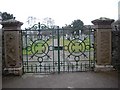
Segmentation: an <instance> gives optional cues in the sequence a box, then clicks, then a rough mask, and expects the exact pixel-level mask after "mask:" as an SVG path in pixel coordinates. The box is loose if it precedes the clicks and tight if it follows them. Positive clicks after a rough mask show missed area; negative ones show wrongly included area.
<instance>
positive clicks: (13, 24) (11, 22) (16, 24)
mask: <svg viewBox="0 0 120 90" xmlns="http://www.w3.org/2000/svg"><path fill="white" fill-rule="evenodd" d="M0 24H1V25H2V28H4V27H21V26H22V25H23V23H22V22H20V21H17V20H15V19H9V20H5V21H2V22H0Z"/></svg>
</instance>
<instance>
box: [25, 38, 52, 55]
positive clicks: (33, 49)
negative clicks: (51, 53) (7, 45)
mask: <svg viewBox="0 0 120 90" xmlns="http://www.w3.org/2000/svg"><path fill="white" fill-rule="evenodd" d="M43 44H44V46H42V45H43ZM47 44H48V45H49V44H51V39H50V40H48V41H47ZM47 44H46V43H45V42H43V41H42V40H39V41H37V42H36V43H33V44H29V45H28V47H27V48H24V49H23V55H25V54H28V55H31V54H34V53H42V52H43V51H44V50H45V48H46V49H48V46H47Z"/></svg>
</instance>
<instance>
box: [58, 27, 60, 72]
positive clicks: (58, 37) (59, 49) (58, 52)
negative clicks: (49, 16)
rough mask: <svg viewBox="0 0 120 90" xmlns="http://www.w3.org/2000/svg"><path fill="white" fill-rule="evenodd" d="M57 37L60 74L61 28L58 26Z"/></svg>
mask: <svg viewBox="0 0 120 90" xmlns="http://www.w3.org/2000/svg"><path fill="white" fill-rule="evenodd" d="M57 36H58V38H57V39H58V40H57V41H58V73H60V48H59V47H60V37H59V26H57Z"/></svg>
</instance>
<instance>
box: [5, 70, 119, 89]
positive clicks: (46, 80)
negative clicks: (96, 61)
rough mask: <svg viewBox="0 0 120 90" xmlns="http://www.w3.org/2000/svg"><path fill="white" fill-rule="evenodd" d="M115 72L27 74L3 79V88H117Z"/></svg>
mask: <svg viewBox="0 0 120 90" xmlns="http://www.w3.org/2000/svg"><path fill="white" fill-rule="evenodd" d="M117 87H118V77H117V73H116V72H115V71H114V72H105V73H103V72H99V73H97V72H96V73H95V72H78V73H77V72H76V73H61V74H51V75H40V74H25V75H23V76H21V77H20V76H16V77H15V76H6V77H3V88H117Z"/></svg>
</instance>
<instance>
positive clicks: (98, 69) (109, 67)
mask: <svg viewBox="0 0 120 90" xmlns="http://www.w3.org/2000/svg"><path fill="white" fill-rule="evenodd" d="M114 70H115V69H114V68H113V66H112V65H95V68H94V71H95V72H101V71H102V72H108V71H114Z"/></svg>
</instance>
